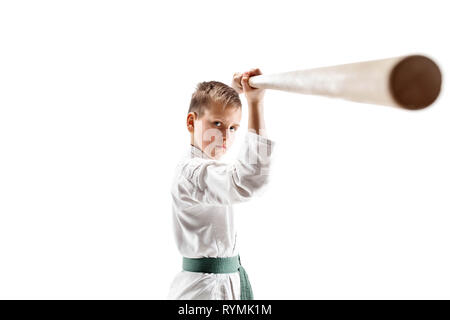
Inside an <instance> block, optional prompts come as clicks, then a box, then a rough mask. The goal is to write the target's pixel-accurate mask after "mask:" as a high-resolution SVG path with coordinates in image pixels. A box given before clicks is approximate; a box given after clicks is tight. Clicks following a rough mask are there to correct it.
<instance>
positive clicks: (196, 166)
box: [168, 131, 275, 300]
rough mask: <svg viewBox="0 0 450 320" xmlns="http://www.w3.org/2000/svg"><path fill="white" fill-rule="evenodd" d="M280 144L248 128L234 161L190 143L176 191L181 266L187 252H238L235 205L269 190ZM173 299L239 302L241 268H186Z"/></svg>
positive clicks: (177, 176) (201, 254)
mask: <svg viewBox="0 0 450 320" xmlns="http://www.w3.org/2000/svg"><path fill="white" fill-rule="evenodd" d="M274 144H275V142H274V141H273V140H270V139H268V138H267V137H263V136H260V135H258V134H256V133H253V132H250V131H247V132H246V135H245V139H244V143H243V145H242V146H241V149H240V150H239V154H238V157H237V159H236V160H235V161H234V162H232V163H226V162H223V161H220V160H215V159H211V158H209V157H208V156H207V155H206V153H204V152H203V151H202V150H200V149H199V148H197V147H195V146H193V145H190V146H189V148H188V150H186V151H187V152H186V154H185V155H184V157H183V159H182V160H181V161H180V162H179V164H178V166H177V168H176V172H175V176H174V180H173V184H172V189H171V194H172V199H173V202H172V211H173V226H174V231H175V241H176V244H177V247H178V250H179V252H180V253H181V256H180V268H181V266H182V256H184V257H187V258H202V257H232V256H236V255H238V248H237V245H236V230H235V226H234V221H233V218H234V217H233V207H232V205H233V204H234V203H239V202H243V201H247V200H249V199H250V198H251V197H252V196H253V195H255V194H259V193H262V192H263V191H262V190H263V189H265V188H264V186H266V185H267V183H268V179H269V167H270V163H271V158H272V151H273V146H274ZM243 265H244V267H245V257H243ZM250 278H251V275H250ZM168 299H171V300H175V299H187V300H198V299H202V300H239V299H240V278H239V272H234V273H222V274H214V273H200V272H189V271H183V270H182V271H181V272H179V273H178V274H177V275H176V276H175V279H174V280H173V282H172V285H171V287H170V291H169V296H168Z"/></svg>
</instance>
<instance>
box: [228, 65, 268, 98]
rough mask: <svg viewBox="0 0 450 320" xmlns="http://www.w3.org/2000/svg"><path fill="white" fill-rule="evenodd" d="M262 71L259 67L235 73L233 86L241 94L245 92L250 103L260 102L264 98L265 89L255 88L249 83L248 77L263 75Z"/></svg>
mask: <svg viewBox="0 0 450 320" xmlns="http://www.w3.org/2000/svg"><path fill="white" fill-rule="evenodd" d="M261 74H262V72H261V70H259V69H258V68H255V69H251V70H249V71H247V72H244V73H239V72H236V73H235V74H234V75H233V81H232V83H231V87H232V88H233V89H234V90H236V91H237V92H238V93H239V94H240V93H244V94H245V97H246V98H247V102H248V104H255V103H256V104H259V103H260V102H262V100H263V99H264V93H265V89H258V88H253V87H251V86H250V84H249V83H248V79H249V78H250V77H253V76H258V75H261Z"/></svg>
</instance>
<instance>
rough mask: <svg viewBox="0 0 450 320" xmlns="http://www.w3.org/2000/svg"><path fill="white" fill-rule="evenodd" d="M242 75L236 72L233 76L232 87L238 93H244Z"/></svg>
mask: <svg viewBox="0 0 450 320" xmlns="http://www.w3.org/2000/svg"><path fill="white" fill-rule="evenodd" d="M241 81H242V73H239V72H235V73H234V74H233V81H232V87H233V89H235V90H236V91H237V92H238V93H242V92H243V91H242V84H241Z"/></svg>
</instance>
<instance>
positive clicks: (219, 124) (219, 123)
mask: <svg viewBox="0 0 450 320" xmlns="http://www.w3.org/2000/svg"><path fill="white" fill-rule="evenodd" d="M216 123H218V125H217V126H218V127H220V126H221V125H222V123H221V122H220V121H214V124H216Z"/></svg>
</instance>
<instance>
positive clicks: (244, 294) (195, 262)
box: [183, 255, 253, 300]
mask: <svg viewBox="0 0 450 320" xmlns="http://www.w3.org/2000/svg"><path fill="white" fill-rule="evenodd" d="M183 270H184V271H190V272H203V273H233V272H238V271H239V278H240V280H241V281H240V282H241V300H253V291H252V286H251V285H250V281H249V280H248V275H247V272H245V269H244V267H243V266H242V265H241V258H240V256H239V255H237V256H234V257H229V258H186V257H183Z"/></svg>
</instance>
